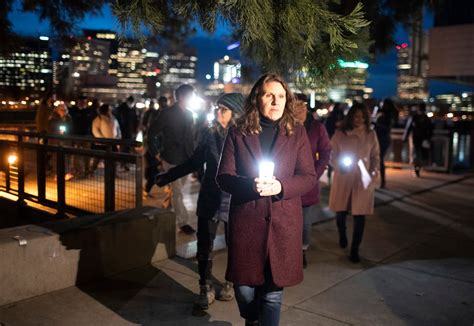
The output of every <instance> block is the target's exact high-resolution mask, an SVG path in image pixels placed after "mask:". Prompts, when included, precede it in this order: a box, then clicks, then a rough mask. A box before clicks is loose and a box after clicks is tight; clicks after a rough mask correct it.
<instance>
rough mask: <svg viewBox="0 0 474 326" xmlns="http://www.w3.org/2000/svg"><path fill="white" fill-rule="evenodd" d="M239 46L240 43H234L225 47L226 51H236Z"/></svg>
mask: <svg viewBox="0 0 474 326" xmlns="http://www.w3.org/2000/svg"><path fill="white" fill-rule="evenodd" d="M239 46H240V42H235V43H232V44H229V45H228V46H227V51H230V50H233V49H236V48H238V47H239Z"/></svg>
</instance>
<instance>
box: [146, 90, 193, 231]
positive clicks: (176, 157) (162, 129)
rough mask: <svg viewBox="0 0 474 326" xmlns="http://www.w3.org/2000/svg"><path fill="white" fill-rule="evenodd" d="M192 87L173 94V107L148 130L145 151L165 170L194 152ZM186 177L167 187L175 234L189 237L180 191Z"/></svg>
mask: <svg viewBox="0 0 474 326" xmlns="http://www.w3.org/2000/svg"><path fill="white" fill-rule="evenodd" d="M193 96H194V87H193V86H191V85H187V84H183V85H181V86H179V87H178V88H177V89H176V91H175V97H176V103H175V104H174V105H173V106H171V107H169V108H167V109H165V110H163V111H161V112H160V114H159V115H158V116H157V117H156V119H155V120H154V121H153V123H152V124H151V125H150V127H149V129H148V136H147V138H148V144H147V145H148V150H149V151H150V153H152V155H154V156H155V157H156V158H157V159H159V160H160V161H161V162H162V165H163V169H164V170H165V171H168V170H169V169H171V168H173V167H175V166H176V165H180V164H182V163H184V162H185V161H187V160H188V159H189V158H190V157H191V155H192V153H193V152H194V118H193V114H192V112H191V111H190V110H188V107H189V104H190V101H192V100H193ZM186 180H187V176H184V177H182V178H180V179H178V180H175V181H173V182H172V183H171V188H172V189H173V195H172V202H173V209H174V212H175V214H176V221H177V223H178V227H179V230H180V231H181V232H183V233H185V234H188V235H192V234H194V233H195V232H196V230H194V228H193V227H192V226H191V225H189V214H188V211H187V210H186V207H185V206H184V202H183V187H184V185H185V184H186Z"/></svg>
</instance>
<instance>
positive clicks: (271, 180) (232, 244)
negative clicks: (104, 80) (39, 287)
mask: <svg viewBox="0 0 474 326" xmlns="http://www.w3.org/2000/svg"><path fill="white" fill-rule="evenodd" d="M293 104H294V97H293V94H292V92H291V91H290V89H289V87H288V85H287V83H286V82H285V81H284V80H283V79H282V78H281V77H279V76H277V75H273V74H266V75H264V76H262V77H260V79H259V80H258V81H257V82H256V83H255V85H254V86H253V88H252V90H251V92H250V95H249V96H248V98H247V100H246V102H245V113H244V115H243V117H242V118H241V119H240V120H239V122H238V124H237V126H236V127H233V128H231V129H230V130H229V133H228V135H227V138H226V142H225V145H224V149H223V151H222V157H221V161H220V164H219V170H218V172H217V177H216V180H217V182H218V184H219V186H220V187H221V188H222V189H223V190H224V191H226V192H228V193H230V194H231V196H232V197H231V203H230V212H229V243H228V247H229V249H228V252H229V257H228V263H227V271H226V279H227V280H229V281H231V282H233V283H234V289H235V296H236V299H237V303H238V305H239V310H240V315H241V316H242V317H243V318H245V320H246V325H257V324H258V325H278V323H279V319H280V309H281V300H282V293H283V288H284V287H287V286H292V285H296V284H298V283H300V282H301V281H302V280H303V259H302V255H301V241H302V236H301V235H302V227H303V214H302V208H301V196H302V195H303V194H305V193H307V192H308V191H309V190H310V189H311V188H312V187H313V186H314V185H315V184H316V177H315V176H316V173H315V171H314V164H313V159H312V157H311V148H310V146H309V142H308V137H307V136H306V131H305V129H304V127H303V125H302V124H298V123H297V122H296V119H295V114H294V107H293Z"/></svg>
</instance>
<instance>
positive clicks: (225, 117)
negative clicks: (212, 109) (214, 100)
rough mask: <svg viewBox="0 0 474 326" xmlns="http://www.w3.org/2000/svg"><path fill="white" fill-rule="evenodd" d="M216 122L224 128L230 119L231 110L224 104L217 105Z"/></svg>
mask: <svg viewBox="0 0 474 326" xmlns="http://www.w3.org/2000/svg"><path fill="white" fill-rule="evenodd" d="M216 113H217V122H219V123H220V125H221V126H222V127H224V128H227V125H228V124H229V121H230V119H232V111H231V110H230V109H229V108H228V107H226V106H225V105H219V106H218V108H217V112H216Z"/></svg>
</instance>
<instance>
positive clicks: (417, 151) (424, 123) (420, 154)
mask: <svg viewBox="0 0 474 326" xmlns="http://www.w3.org/2000/svg"><path fill="white" fill-rule="evenodd" d="M410 134H411V137H412V141H413V149H414V157H413V168H414V171H415V175H416V176H417V177H418V178H419V177H420V171H421V167H422V166H423V165H425V164H426V162H427V161H428V158H429V150H430V147H431V136H432V134H433V125H432V124H431V121H430V118H428V116H427V115H426V104H425V103H420V104H419V105H418V107H417V109H416V111H415V113H414V114H413V115H411V116H410V117H409V118H408V121H407V124H406V126H405V131H404V134H403V140H404V141H407V140H408V137H409V136H410Z"/></svg>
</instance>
